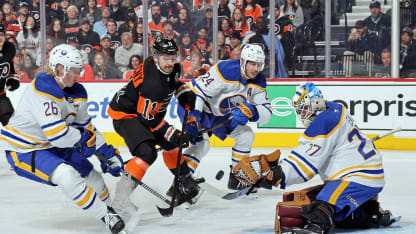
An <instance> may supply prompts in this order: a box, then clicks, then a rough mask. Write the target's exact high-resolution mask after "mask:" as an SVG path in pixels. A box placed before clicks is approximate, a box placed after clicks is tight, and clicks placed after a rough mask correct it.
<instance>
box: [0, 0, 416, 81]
mask: <svg viewBox="0 0 416 234" xmlns="http://www.w3.org/2000/svg"><path fill="white" fill-rule="evenodd" d="M398 1H399V0H398ZM274 2H275V4H274V5H273V6H270V1H269V0H218V6H217V7H213V4H212V0H156V1H155V0H149V1H148V2H147V6H148V7H147V12H144V11H145V9H144V8H145V6H144V5H143V2H142V0H56V1H53V0H45V7H46V9H45V11H46V14H45V15H44V16H43V15H41V13H40V5H41V4H40V0H32V1H30V0H25V1H18V0H9V1H6V0H1V1H0V4H1V11H0V21H1V23H2V24H3V25H4V26H5V28H6V30H7V32H6V34H7V40H8V41H10V42H12V43H14V45H15V47H16V48H17V53H16V56H15V58H14V64H15V69H16V71H18V73H19V75H20V77H21V79H22V80H23V81H30V80H32V79H33V78H34V77H35V76H36V73H37V72H39V71H40V70H43V69H42V67H41V61H42V56H44V57H45V58H46V60H47V58H48V55H47V52H48V51H50V50H51V49H52V48H53V47H54V46H56V45H59V44H61V43H68V44H71V45H72V46H74V47H76V48H79V49H80V50H81V51H82V54H83V56H84V63H85V72H84V73H83V77H82V78H81V79H80V81H86V80H109V79H115V80H120V79H125V80H128V79H130V77H131V74H132V73H133V71H134V70H135V68H136V67H137V66H138V65H139V64H140V63H141V62H142V61H143V59H144V58H143V56H144V55H145V54H147V55H151V50H150V49H149V48H151V45H152V41H153V40H154V39H155V38H156V37H159V36H163V37H171V38H174V40H175V41H176V43H177V45H178V47H179V60H180V63H181V65H182V68H183V69H182V78H185V79H193V78H196V77H197V76H199V75H202V74H205V73H206V72H207V71H208V69H209V67H210V66H212V65H213V64H214V63H215V62H216V61H218V60H225V59H238V58H239V57H240V53H241V46H242V45H244V44H245V43H258V44H261V45H262V47H263V48H264V51H265V53H266V57H267V61H266V66H265V69H264V72H263V73H264V74H265V75H266V77H268V78H295V77H296V78H299V77H303V78H308V77H316V78H320V77H325V56H324V55H325V28H326V27H325V22H324V14H325V11H326V10H330V11H331V22H330V27H331V58H328V59H330V61H331V76H332V77H347V78H348V77H390V66H391V49H390V45H391V37H392V35H391V4H392V0H381V1H373V0H331V9H325V0H275V1H274ZM415 5H416V1H415V0H400V22H401V25H400V26H401V28H400V40H399V41H400V77H401V78H409V77H416V64H415V63H416V59H414V58H415V56H416V43H415V39H416V24H415V21H416V13H415V12H416V6H415ZM214 10H217V13H216V14H214V12H213V11H214ZM144 14H147V22H144V19H143V16H144ZM271 14H273V15H274V18H275V20H274V22H270V18H271ZM214 15H217V16H218V17H217V18H216V19H215V20H214V18H213V17H214ZM42 17H44V18H45V20H46V30H45V31H46V35H44V37H42V36H41V32H40V25H41V23H40V22H41V18H42ZM214 22H218V24H216V25H214ZM144 27H147V32H148V33H147V36H146V35H144V31H145V28H144ZM214 32H217V33H216V34H215V35H214ZM270 32H272V33H270ZM214 37H216V40H213V39H214ZM272 37H274V41H275V46H274V51H271V48H273V47H271V41H272V40H271V39H272ZM41 38H45V40H42V39H41ZM145 41H146V43H144V42H145ZM214 41H216V43H215V44H214ZM42 43H44V46H45V48H46V53H45V54H42V53H41V49H40V48H41V45H42ZM145 47H147V48H145ZM214 52H215V53H214ZM215 54H216V55H217V58H216V59H214V56H215ZM270 54H271V55H272V56H270ZM273 55H274V58H275V59H274V60H275V61H274V64H275V71H274V72H270V70H271V69H270V68H269V67H268V65H269V64H270V61H269V59H270V58H271V57H273ZM46 64H47V63H46ZM270 73H271V74H270Z"/></svg>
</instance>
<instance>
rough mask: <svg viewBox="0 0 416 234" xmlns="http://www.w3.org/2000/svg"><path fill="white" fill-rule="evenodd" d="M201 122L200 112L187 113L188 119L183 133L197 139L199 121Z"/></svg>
mask: <svg viewBox="0 0 416 234" xmlns="http://www.w3.org/2000/svg"><path fill="white" fill-rule="evenodd" d="M200 120H201V112H200V111H198V110H193V111H191V112H189V114H188V119H187V120H186V126H185V132H187V133H189V134H191V135H192V137H193V138H195V139H196V138H197V137H198V131H199V127H198V125H199V121H200Z"/></svg>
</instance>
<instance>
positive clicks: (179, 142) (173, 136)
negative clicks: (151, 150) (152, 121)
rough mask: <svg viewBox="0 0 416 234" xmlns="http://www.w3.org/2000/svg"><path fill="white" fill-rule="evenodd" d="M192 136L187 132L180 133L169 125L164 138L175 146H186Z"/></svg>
mask: <svg viewBox="0 0 416 234" xmlns="http://www.w3.org/2000/svg"><path fill="white" fill-rule="evenodd" d="M191 138H192V136H191V135H190V134H188V133H184V134H182V133H181V132H180V131H179V130H177V129H175V128H174V127H173V126H170V127H169V129H168V130H167V131H166V133H165V139H166V140H167V141H169V142H170V143H171V144H172V145H173V146H175V147H182V148H186V147H188V146H189V141H190V140H191Z"/></svg>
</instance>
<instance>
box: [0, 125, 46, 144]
mask: <svg viewBox="0 0 416 234" xmlns="http://www.w3.org/2000/svg"><path fill="white" fill-rule="evenodd" d="M4 128H5V129H6V130H7V131H12V132H13V133H15V134H17V135H20V136H22V137H25V138H27V139H29V140H31V141H33V142H36V143H38V144H44V142H41V141H38V140H36V139H35V138H33V137H31V136H29V135H26V134H24V133H22V132H20V131H18V130H17V129H15V128H9V127H8V126H5V127H4Z"/></svg>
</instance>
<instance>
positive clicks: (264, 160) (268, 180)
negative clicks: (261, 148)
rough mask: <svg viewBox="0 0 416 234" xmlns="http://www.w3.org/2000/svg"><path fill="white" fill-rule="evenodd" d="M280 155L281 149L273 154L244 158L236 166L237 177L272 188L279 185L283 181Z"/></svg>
mask: <svg viewBox="0 0 416 234" xmlns="http://www.w3.org/2000/svg"><path fill="white" fill-rule="evenodd" d="M279 157H280V150H276V151H274V152H273V153H271V154H267V155H264V154H262V155H257V156H251V157H247V158H243V159H242V160H241V161H240V162H238V164H237V165H236V166H235V167H234V170H233V173H234V175H235V177H236V178H237V179H238V180H239V181H241V182H242V183H244V184H248V185H254V184H257V185H258V186H260V187H263V188H266V189H271V188H272V186H276V187H277V186H278V185H279V184H280V182H281V181H282V177H283V174H282V169H281V167H280V166H279V165H278V164H277V163H278V160H279Z"/></svg>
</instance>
